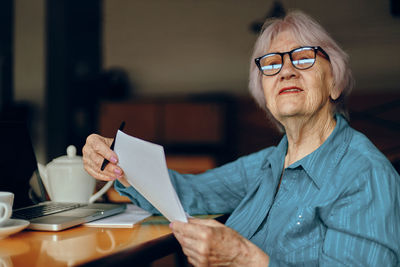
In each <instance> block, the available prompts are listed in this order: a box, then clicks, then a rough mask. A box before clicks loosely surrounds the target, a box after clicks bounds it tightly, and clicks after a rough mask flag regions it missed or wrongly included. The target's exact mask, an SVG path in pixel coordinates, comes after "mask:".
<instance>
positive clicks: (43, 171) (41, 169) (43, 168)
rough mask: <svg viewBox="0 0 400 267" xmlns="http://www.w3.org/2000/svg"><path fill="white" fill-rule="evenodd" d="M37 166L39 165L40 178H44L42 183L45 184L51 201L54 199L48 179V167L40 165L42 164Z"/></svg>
mask: <svg viewBox="0 0 400 267" xmlns="http://www.w3.org/2000/svg"><path fill="white" fill-rule="evenodd" d="M37 165H38V169H39V175H40V178H42V182H43V184H44V187H45V188H46V191H47V194H49V196H50V199H53V196H52V194H51V191H50V186H49V180H48V177H47V169H46V166H44V165H43V164H40V163H38V164H37Z"/></svg>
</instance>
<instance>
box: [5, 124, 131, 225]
mask: <svg viewBox="0 0 400 267" xmlns="http://www.w3.org/2000/svg"><path fill="white" fill-rule="evenodd" d="M0 149H1V153H0V191H8V192H13V193H14V204H13V214H12V218H14V219H24V220H28V221H29V222H30V224H29V226H28V229H32V230H44V231H60V230H63V229H66V228H70V227H73V226H77V225H80V224H83V223H86V222H90V221H93V220H97V219H101V218H104V217H107V216H111V215H114V214H118V213H121V212H123V211H124V210H125V208H126V205H125V204H112V203H92V204H82V203H57V202H52V201H46V192H45V189H44V186H43V183H42V181H41V179H40V176H39V171H38V167H37V161H36V157H35V153H34V150H33V146H32V142H31V138H30V135H29V131H28V128H27V126H26V124H25V123H24V122H17V121H0ZM30 182H33V183H35V184H37V188H38V189H37V190H35V191H36V192H35V191H34V190H33V189H32V188H31V185H30Z"/></svg>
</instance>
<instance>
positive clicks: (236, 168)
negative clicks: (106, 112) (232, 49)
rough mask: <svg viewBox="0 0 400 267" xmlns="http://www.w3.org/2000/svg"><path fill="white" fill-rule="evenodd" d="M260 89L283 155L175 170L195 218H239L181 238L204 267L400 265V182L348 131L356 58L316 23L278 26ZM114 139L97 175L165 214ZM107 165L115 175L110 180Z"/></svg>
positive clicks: (195, 225)
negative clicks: (146, 194) (130, 173)
mask: <svg viewBox="0 0 400 267" xmlns="http://www.w3.org/2000/svg"><path fill="white" fill-rule="evenodd" d="M253 58H255V62H254V61H253V62H252V63H251V67H250V90H251V93H252V95H253V96H254V98H255V100H256V101H257V102H258V104H259V105H260V106H261V107H262V108H264V109H265V110H266V112H267V114H269V116H270V117H271V119H272V120H273V121H274V122H275V123H276V124H277V125H278V127H279V128H280V129H281V130H283V131H284V133H285V135H284V137H283V138H282V140H281V142H280V143H279V144H278V145H277V146H276V147H269V148H266V149H264V150H261V151H259V152H257V153H254V154H251V155H248V156H245V157H242V158H239V159H238V160H236V161H234V162H232V163H229V164H226V165H224V166H222V167H219V168H216V169H212V170H209V171H207V172H205V173H202V174H198V175H182V174H179V173H177V172H175V171H172V170H170V171H169V175H170V177H171V181H172V183H173V185H174V187H175V189H176V191H177V193H178V195H179V197H180V199H181V202H182V204H183V206H184V208H185V210H186V211H187V212H189V213H190V214H210V213H230V214H231V215H230V217H229V219H228V220H227V222H226V224H225V225H223V224H220V223H218V222H216V221H214V220H201V219H190V220H189V223H183V222H173V223H171V225H170V227H171V228H172V231H173V233H174V235H175V236H176V238H177V240H178V241H179V243H180V244H181V245H182V249H183V252H184V253H185V254H186V256H187V257H188V260H189V262H190V263H192V264H193V265H194V266H219V265H232V266H267V265H268V264H269V265H271V266H286V265H305V266H316V265H324V266H325V265H328V266H339V265H352V266H353V265H355V266H396V265H398V264H400V241H399V240H400V189H399V188H400V178H399V175H398V174H397V172H396V171H395V170H394V168H393V167H392V165H391V164H390V162H389V161H388V160H387V159H386V158H385V157H384V156H383V155H382V154H381V153H380V152H379V151H378V150H377V148H375V147H374V145H373V144H372V143H371V142H370V141H369V140H368V139H367V138H366V137H365V136H364V135H363V134H361V133H359V132H357V131H355V130H354V129H352V128H351V127H350V126H349V124H348V122H347V115H346V109H345V107H344V103H345V99H346V96H347V95H348V93H349V92H350V90H351V87H352V78H351V72H350V70H349V66H348V63H347V56H346V54H345V53H344V52H343V51H342V50H341V48H340V47H339V46H338V45H337V44H336V43H335V42H334V41H333V40H332V38H331V37H330V36H329V35H328V34H327V33H326V32H325V31H324V30H323V29H322V27H321V26H320V25H318V24H317V23H316V22H315V21H313V20H312V19H311V18H309V17H308V16H306V15H304V14H303V13H301V12H291V13H289V14H288V15H287V16H286V17H285V18H283V19H273V20H269V21H267V22H266V24H265V25H264V30H263V32H262V33H261V35H260V36H259V38H258V40H257V43H256V45H255V49H254V54H253ZM111 141H112V140H111V139H107V138H103V137H101V136H98V135H91V136H89V137H88V139H87V143H86V145H85V147H84V149H83V153H84V161H85V168H86V170H87V171H88V172H89V173H90V174H91V175H93V176H94V177H96V178H98V179H101V180H111V179H117V180H118V181H117V182H116V184H115V186H116V189H117V190H118V191H119V192H120V193H121V194H123V195H126V196H129V197H130V198H131V200H132V202H133V203H135V204H137V205H139V206H141V207H142V208H144V209H147V210H149V211H151V212H153V213H157V210H155V209H154V207H152V206H151V205H150V204H149V203H148V202H147V201H146V200H145V199H144V198H143V197H142V196H141V195H140V194H139V193H138V192H137V191H136V190H135V189H134V188H133V187H132V186H130V184H129V183H127V181H126V180H125V178H124V176H123V170H121V169H120V168H119V167H118V164H117V163H118V159H117V155H116V154H115V153H114V152H113V151H111V150H110V149H109V145H110V143H111ZM104 158H107V159H109V160H110V161H111V162H112V164H109V165H108V166H107V168H106V169H105V170H104V171H100V165H101V162H102V160H103V159H104Z"/></svg>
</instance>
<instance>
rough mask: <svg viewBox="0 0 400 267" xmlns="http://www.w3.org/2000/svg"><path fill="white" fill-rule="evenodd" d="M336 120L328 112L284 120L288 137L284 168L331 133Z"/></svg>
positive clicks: (314, 148) (315, 146) (312, 149)
mask: <svg viewBox="0 0 400 267" xmlns="http://www.w3.org/2000/svg"><path fill="white" fill-rule="evenodd" d="M335 125H336V121H335V119H334V117H333V116H332V115H331V113H330V112H329V113H328V114H325V115H323V114H322V115H319V114H318V115H314V116H311V117H302V118H293V119H291V120H287V121H285V122H284V127H285V131H286V136H287V139H288V151H287V154H286V157H285V168H286V167H288V166H289V165H291V164H292V163H294V162H296V161H298V160H300V159H302V158H304V157H305V156H307V155H308V154H310V153H312V152H313V151H314V150H316V149H317V148H318V147H320V146H321V145H322V144H323V143H324V142H325V140H326V139H327V138H328V137H329V135H330V134H331V133H332V131H333V129H334V128H335Z"/></svg>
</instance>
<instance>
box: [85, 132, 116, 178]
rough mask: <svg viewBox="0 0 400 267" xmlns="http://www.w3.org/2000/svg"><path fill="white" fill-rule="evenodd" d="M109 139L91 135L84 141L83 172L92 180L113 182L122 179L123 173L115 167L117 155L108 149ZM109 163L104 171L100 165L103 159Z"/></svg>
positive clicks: (110, 140)
mask: <svg viewBox="0 0 400 267" xmlns="http://www.w3.org/2000/svg"><path fill="white" fill-rule="evenodd" d="M111 143H112V139H111V138H104V137H102V136H100V135H97V134H91V135H89V136H88V138H87V139H86V144H85V146H84V147H83V149H82V154H83V164H84V168H85V170H86V171H87V172H88V173H89V174H90V175H91V176H93V177H94V178H96V179H99V180H105V181H109V180H115V179H121V178H122V177H123V171H122V169H121V168H120V167H118V166H117V165H116V163H117V162H118V157H117V154H116V153H115V152H114V151H112V150H111V149H110V145H111ZM105 158H106V159H108V160H109V161H110V163H109V164H107V166H106V168H105V169H104V171H101V170H100V168H101V165H102V163H103V161H104V159H105Z"/></svg>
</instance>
